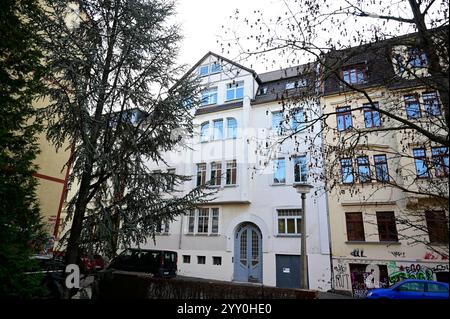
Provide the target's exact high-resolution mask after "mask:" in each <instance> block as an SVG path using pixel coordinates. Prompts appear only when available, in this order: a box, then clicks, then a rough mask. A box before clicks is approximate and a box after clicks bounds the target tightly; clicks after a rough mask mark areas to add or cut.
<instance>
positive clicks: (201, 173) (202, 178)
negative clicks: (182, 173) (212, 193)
mask: <svg viewBox="0 0 450 319" xmlns="http://www.w3.org/2000/svg"><path fill="white" fill-rule="evenodd" d="M205 183H206V163H200V164H197V186H200V185H205Z"/></svg>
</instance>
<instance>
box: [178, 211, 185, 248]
mask: <svg viewBox="0 0 450 319" xmlns="http://www.w3.org/2000/svg"><path fill="white" fill-rule="evenodd" d="M180 217H181V221H180V237H179V238H178V249H180V250H181V238H182V237H183V219H184V215H183V214H182V215H180Z"/></svg>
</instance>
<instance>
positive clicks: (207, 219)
mask: <svg viewBox="0 0 450 319" xmlns="http://www.w3.org/2000/svg"><path fill="white" fill-rule="evenodd" d="M188 218H189V219H188V233H189V234H202V235H207V234H209V235H211V234H218V233H219V208H200V209H198V210H195V211H194V210H192V211H191V212H190V213H189V217H188Z"/></svg>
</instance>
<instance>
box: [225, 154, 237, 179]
mask: <svg viewBox="0 0 450 319" xmlns="http://www.w3.org/2000/svg"><path fill="white" fill-rule="evenodd" d="M236 175H237V168H236V160H232V161H227V173H226V182H225V184H226V185H236V177H237V176H236Z"/></svg>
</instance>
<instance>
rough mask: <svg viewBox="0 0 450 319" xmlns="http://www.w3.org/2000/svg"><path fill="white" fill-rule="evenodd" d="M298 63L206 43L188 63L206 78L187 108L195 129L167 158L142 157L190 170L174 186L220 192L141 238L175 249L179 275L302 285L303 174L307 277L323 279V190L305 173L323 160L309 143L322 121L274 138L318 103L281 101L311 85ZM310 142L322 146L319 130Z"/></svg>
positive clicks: (326, 277) (324, 284)
mask: <svg viewBox="0 0 450 319" xmlns="http://www.w3.org/2000/svg"><path fill="white" fill-rule="evenodd" d="M302 71H305V72H306V68H302V67H297V68H289V69H285V70H277V71H273V72H268V73H264V74H256V73H255V72H254V71H253V70H251V69H249V68H246V67H244V66H242V65H240V64H238V63H235V62H233V61H231V60H228V59H226V58H224V57H221V56H219V55H217V54H214V53H212V52H209V53H208V54H206V55H205V56H204V57H203V58H202V59H201V60H200V61H198V62H197V63H196V64H195V66H194V67H193V68H192V69H191V71H190V72H195V73H196V74H198V76H199V77H200V78H201V80H202V83H203V84H205V85H206V89H205V91H204V92H203V96H202V97H203V105H202V106H200V107H199V108H198V109H197V110H195V111H194V110H193V112H195V117H194V125H195V127H196V132H195V134H194V136H193V137H192V138H191V139H187V140H186V141H185V143H186V144H187V145H188V147H184V148H181V147H180V149H178V150H174V151H172V152H169V153H167V154H165V156H164V159H165V160H166V161H167V167H161V166H158V165H156V164H153V163H149V165H153V167H154V169H155V170H174V171H175V172H176V173H177V174H183V175H190V176H192V177H193V178H192V180H191V181H190V182H188V183H185V184H184V185H182V186H180V187H179V189H175V191H181V192H183V191H187V190H189V189H192V188H194V187H195V186H197V185H200V184H204V183H208V185H209V186H208V187H210V188H214V189H217V193H216V194H215V196H214V199H213V200H211V201H210V202H208V203H207V204H205V205H204V206H202V207H201V208H199V209H198V210H196V211H191V212H187V213H186V215H185V216H181V217H180V218H178V219H177V220H175V221H173V222H170V223H164V225H162V226H161V232H160V233H159V234H158V235H157V236H156V240H155V243H153V242H152V241H151V240H149V242H148V243H147V244H146V246H144V247H143V246H141V247H143V248H158V249H169V250H174V251H177V252H178V268H179V275H184V276H192V277H201V278H208V279H216V280H225V281H238V282H254V283H262V284H264V285H270V286H278V287H300V278H301V276H300V274H301V272H302V271H303V269H301V267H300V248H301V247H300V225H301V222H302V219H301V209H302V207H301V199H300V195H299V194H298V193H297V192H296V190H295V189H294V187H293V184H294V183H295V182H309V183H311V184H312V185H313V187H314V188H313V191H311V192H310V193H309V194H308V195H307V199H306V229H307V231H306V232H307V258H308V268H309V271H308V275H309V287H310V288H311V289H317V290H324V291H326V290H328V289H329V288H330V285H331V278H330V250H329V236H328V224H327V201H326V193H325V192H324V185H323V182H322V181H320V180H319V181H318V180H316V179H313V178H312V176H313V175H314V174H320V172H321V170H323V165H322V160H321V158H320V154H319V155H317V153H314V155H313V156H311V151H312V149H311V148H310V143H306V141H307V140H308V137H309V136H312V135H313V134H316V133H317V132H318V131H319V128H320V124H319V123H317V125H315V126H311V127H309V128H308V130H305V132H303V133H299V140H298V141H294V140H291V141H286V142H285V143H283V144H279V141H280V140H281V139H283V138H284V137H286V136H287V134H288V133H289V132H290V131H291V130H296V129H298V127H299V126H301V125H304V124H305V123H304V122H305V118H307V117H311V116H314V114H317V112H318V110H319V106H318V105H317V103H315V102H312V101H308V100H307V99H304V100H303V101H299V102H298V103H297V104H296V105H294V106H290V107H287V106H283V105H282V104H280V103H279V100H280V97H281V96H282V95H283V94H290V95H294V94H296V93H298V94H300V93H301V92H303V93H304V92H305V91H306V90H307V85H306V84H307V83H309V81H312V82H311V84H312V85H313V86H314V82H313V81H314V79H309V78H308V76H310V74H309V75H306V74H304V73H302ZM308 87H309V85H308ZM288 113H289V114H290V115H291V116H289V114H288ZM286 117H289V118H291V119H293V120H292V121H291V120H285V118H286ZM300 141H301V142H300ZM308 141H309V140H308ZM314 145H315V146H316V148H317V149H318V148H320V146H321V145H322V141H321V139H320V136H319V137H318V138H317V139H315V140H314ZM318 156H319V157H318ZM312 157H313V158H312ZM311 162H314V163H317V165H310V163H311Z"/></svg>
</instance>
